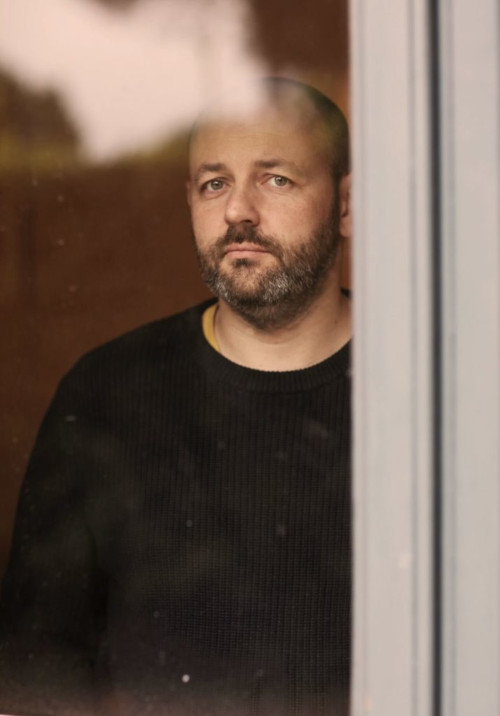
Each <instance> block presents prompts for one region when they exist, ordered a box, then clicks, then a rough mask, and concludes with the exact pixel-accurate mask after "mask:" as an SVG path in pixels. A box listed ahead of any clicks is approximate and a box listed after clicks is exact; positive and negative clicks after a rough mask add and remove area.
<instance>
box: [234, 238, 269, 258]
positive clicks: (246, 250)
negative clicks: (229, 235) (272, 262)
mask: <svg viewBox="0 0 500 716" xmlns="http://www.w3.org/2000/svg"><path fill="white" fill-rule="evenodd" d="M268 253H269V250H268V249H266V248H264V247H263V246H259V245H258V244H252V243H251V242H250V241H248V242H247V241H245V242H243V243H233V244H229V245H228V246H226V247H225V248H224V256H229V257H230V258H232V259H238V258H250V257H251V256H255V255H256V254H268Z"/></svg>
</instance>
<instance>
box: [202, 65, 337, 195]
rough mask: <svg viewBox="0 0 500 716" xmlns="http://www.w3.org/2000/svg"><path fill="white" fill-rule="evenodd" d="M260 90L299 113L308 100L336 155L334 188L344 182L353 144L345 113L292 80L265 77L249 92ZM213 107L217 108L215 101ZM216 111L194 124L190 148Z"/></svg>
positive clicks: (313, 90)
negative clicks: (202, 127) (200, 128)
mask: <svg viewBox="0 0 500 716" xmlns="http://www.w3.org/2000/svg"><path fill="white" fill-rule="evenodd" d="M255 88H257V90H259V91H262V92H263V95H264V97H265V99H268V100H270V101H271V102H274V103H276V104H281V103H283V104H286V103H290V102H292V103H295V105H296V106H297V108H298V109H299V110H301V109H302V107H303V104H304V100H306V101H309V103H310V107H311V108H312V110H313V113H314V114H315V115H316V117H317V118H318V119H319V121H320V123H321V124H322V126H323V128H324V130H325V134H326V137H327V140H328V141H329V143H330V151H331V154H332V176H333V181H334V184H335V185H337V184H338V182H339V181H340V179H341V178H342V177H343V176H344V175H346V174H348V173H349V171H350V142H349V127H348V125H347V120H346V118H345V116H344V114H343V112H342V110H341V109H340V108H339V107H338V106H337V105H336V104H335V102H332V100H331V99H329V97H327V96H326V95H325V94H323V93H322V92H320V91H319V90H318V89H316V88H315V87H313V86H312V85H308V84H306V83H305V82H300V81H299V80H294V79H290V78H288V77H274V76H273V77H264V78H261V79H260V80H257V82H256V83H252V84H251V85H249V87H248V90H249V92H250V90H252V89H255ZM238 90H239V92H240V93H241V92H242V90H243V92H246V87H245V88H241V87H239V88H238ZM211 104H212V107H213V105H214V104H215V103H214V102H213V100H212V103H211ZM212 112H213V109H212V110H210V109H209V110H208V111H205V112H202V114H201V116H200V117H198V119H197V120H196V122H195V123H194V125H193V127H192V128H191V131H190V133H189V137H188V146H191V142H192V140H193V138H194V136H195V135H196V133H197V131H198V129H199V127H200V126H201V125H202V124H203V121H204V119H206V118H207V117H210V116H211V115H212Z"/></svg>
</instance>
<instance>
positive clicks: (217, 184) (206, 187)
mask: <svg viewBox="0 0 500 716" xmlns="http://www.w3.org/2000/svg"><path fill="white" fill-rule="evenodd" d="M223 188H224V182H223V181H222V179H210V181H206V182H205V183H204V184H202V186H201V190H202V191H220V190H221V189H223Z"/></svg>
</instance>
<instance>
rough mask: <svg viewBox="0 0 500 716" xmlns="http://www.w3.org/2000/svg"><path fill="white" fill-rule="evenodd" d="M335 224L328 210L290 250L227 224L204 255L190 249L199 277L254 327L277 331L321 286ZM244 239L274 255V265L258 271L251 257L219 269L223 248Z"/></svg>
mask: <svg viewBox="0 0 500 716" xmlns="http://www.w3.org/2000/svg"><path fill="white" fill-rule="evenodd" d="M338 223H339V222H338V216H337V213H336V211H333V212H332V216H331V217H330V220H329V221H327V222H326V223H325V224H323V225H322V226H320V228H319V229H318V231H317V232H316V233H315V234H314V235H313V236H312V237H310V238H309V239H308V240H306V241H303V242H302V243H301V244H299V246H296V247H293V248H286V247H284V246H283V244H281V243H279V242H278V241H276V239H274V238H271V237H269V236H262V235H261V234H259V233H258V232H257V231H256V229H255V228H254V227H253V226H251V225H248V226H246V225H244V224H240V225H238V226H231V227H229V229H228V231H227V232H226V234H225V236H223V237H220V238H219V239H218V240H217V241H216V243H215V244H214V246H213V247H212V248H211V249H210V250H209V251H206V252H204V253H201V252H200V251H199V249H198V248H197V247H196V251H197V255H198V261H199V264H200V269H201V275H202V278H203V280H204V281H205V283H206V284H207V286H208V287H209V289H210V290H211V291H212V292H213V293H214V294H215V295H216V296H218V297H219V298H221V299H223V300H224V301H225V302H226V303H227V304H228V305H229V306H230V307H231V308H232V309H233V310H234V311H235V312H236V313H237V314H238V315H240V316H241V317H242V318H243V319H244V320H245V321H247V322H248V323H250V324H252V325H254V326H255V327H256V328H259V329H261V330H275V329H277V328H283V327H284V326H287V325H290V324H291V323H293V322H294V321H295V320H296V319H297V318H298V317H299V316H301V315H302V314H304V313H305V312H306V311H307V310H308V309H309V308H310V306H311V304H312V303H313V302H314V299H315V298H316V297H317V296H318V295H319V294H320V293H321V291H322V289H323V288H324V285H325V283H326V280H327V278H328V275H329V272H330V269H331V268H332V266H333V264H334V263H335V260H336V258H337V253H338V247H339V244H340V241H341V237H340V235H339V233H338ZM245 241H247V242H248V241H251V242H252V243H254V244H256V245H258V246H261V247H262V248H265V249H266V250H267V251H268V252H269V253H271V254H272V255H273V256H274V257H275V259H276V260H275V262H274V263H275V265H274V266H271V267H265V268H260V267H259V266H258V261H254V260H252V259H233V261H232V262H231V268H230V269H225V268H224V269H222V268H221V262H222V259H223V256H224V250H225V248H226V247H227V246H228V245H229V244H235V243H243V242H245ZM195 246H196V243H195Z"/></svg>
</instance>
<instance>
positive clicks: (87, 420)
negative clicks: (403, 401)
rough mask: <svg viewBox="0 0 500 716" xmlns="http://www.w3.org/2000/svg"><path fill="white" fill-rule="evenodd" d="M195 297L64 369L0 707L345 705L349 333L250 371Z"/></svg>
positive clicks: (162, 709) (13, 612)
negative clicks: (206, 323) (292, 362)
mask: <svg viewBox="0 0 500 716" xmlns="http://www.w3.org/2000/svg"><path fill="white" fill-rule="evenodd" d="M206 305H207V304H204V305H202V306H198V307H195V308H192V309H190V310H188V311H186V312H185V313H183V314H180V315H178V316H174V317H172V318H169V319H165V320H162V321H158V322H156V323H153V324H150V325H147V326H144V327H142V328H140V329H138V330H136V331H133V332H131V333H129V334H127V335H125V336H123V337H121V338H119V339H116V340H114V341H112V342H110V343H108V344H106V345H105V346H103V347H101V348H98V349H96V350H94V351H92V352H91V353H89V354H88V355H86V356H85V357H84V358H83V359H81V360H80V361H79V362H78V363H77V365H76V367H75V368H74V369H73V370H72V371H71V372H70V373H69V374H68V375H67V376H66V377H65V378H64V379H63V381H62V383H61V385H60V387H59V389H58V391H57V393H56V396H55V398H54V400H53V402H52V405H51V406H50V408H49V410H48V413H47V415H46V417H45V419H44V422H43V424H42V427H41V430H40V433H39V436H38V439H37V442H36V445H35V448H34V451H33V454H32V457H31V461H30V465H29V468H28V472H27V475H26V478H25V482H24V485H23V488H22V491H21V498H20V505H19V510H18V516H17V521H16V528H15V532H14V538H13V547H12V552H11V559H10V564H9V568H8V572H7V575H6V577H5V580H4V584H3V595H2V606H1V629H2V636H1V644H0V712H1V713H15V714H73V713H75V714H76V713H78V714H79V713H85V714H87V713H96V712H99V713H106V714H108V713H110V714H111V713H112V714H115V713H116V714H120V715H121V714H129V713H130V714H138V713H152V714H169V716H184V715H186V716H187V715H188V714H189V716H198V715H200V716H201V715H203V716H208V715H211V714H213V715H214V716H215V715H217V716H222V715H223V714H231V716H247V715H248V716H250V715H252V716H253V715H254V714H263V716H275V715H276V716H278V715H280V716H281V715H283V716H292V715H293V714H297V715H300V716H309V715H311V716H313V715H314V716H317V715H320V714H321V715H323V714H325V715H326V714H328V715H330V714H341V713H342V714H344V713H347V710H346V708H347V707H346V703H347V694H348V685H349V684H348V682H349V661H350V584H351V536H350V531H351V509H350V502H351V495H350V379H349V346H346V347H344V348H342V349H341V350H340V351H339V352H338V353H336V354H335V355H333V356H332V357H331V358H329V359H327V360H325V361H323V362H322V363H320V364H318V365H315V366H313V367H311V368H307V369H304V370H298V371H290V372H263V371H257V370H252V369H248V368H244V367H242V366H238V365H236V364H234V363H232V362H231V361H228V360H227V359H225V358H224V357H223V356H221V355H220V354H218V353H217V352H216V351H214V350H213V349H212V348H211V347H210V346H209V345H208V343H207V342H206V340H205V339H204V337H203V334H202V330H201V314H202V311H203V309H204V308H205V307H206Z"/></svg>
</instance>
